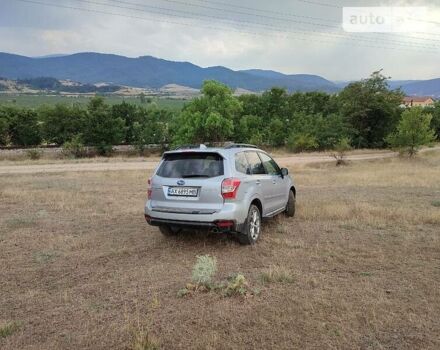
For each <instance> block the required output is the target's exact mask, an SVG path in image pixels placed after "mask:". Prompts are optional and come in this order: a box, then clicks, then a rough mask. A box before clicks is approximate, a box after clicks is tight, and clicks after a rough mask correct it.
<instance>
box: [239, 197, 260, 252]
mask: <svg viewBox="0 0 440 350" xmlns="http://www.w3.org/2000/svg"><path fill="white" fill-rule="evenodd" d="M260 235H261V213H260V209H258V207H257V206H256V205H254V204H252V205H251V206H250V208H249V212H248V216H247V219H246V224H245V232H243V233H240V234H239V236H238V240H239V241H240V243H241V244H246V245H251V244H255V242H257V240H258V238H259V237H260Z"/></svg>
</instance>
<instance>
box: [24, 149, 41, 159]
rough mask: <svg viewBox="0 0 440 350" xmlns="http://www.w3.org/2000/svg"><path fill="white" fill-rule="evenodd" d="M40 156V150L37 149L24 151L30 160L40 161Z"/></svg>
mask: <svg viewBox="0 0 440 350" xmlns="http://www.w3.org/2000/svg"><path fill="white" fill-rule="evenodd" d="M41 154H42V152H41V151H40V150H37V149H28V150H27V151H26V155H27V156H28V158H29V159H31V160H38V159H40V158H41Z"/></svg>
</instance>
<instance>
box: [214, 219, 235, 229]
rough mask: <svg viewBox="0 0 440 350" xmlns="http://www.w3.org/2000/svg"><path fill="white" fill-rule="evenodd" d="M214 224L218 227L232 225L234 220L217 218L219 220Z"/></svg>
mask: <svg viewBox="0 0 440 350" xmlns="http://www.w3.org/2000/svg"><path fill="white" fill-rule="evenodd" d="M215 224H216V226H217V227H219V228H225V227H232V226H234V221H232V220H219V221H216V223H215Z"/></svg>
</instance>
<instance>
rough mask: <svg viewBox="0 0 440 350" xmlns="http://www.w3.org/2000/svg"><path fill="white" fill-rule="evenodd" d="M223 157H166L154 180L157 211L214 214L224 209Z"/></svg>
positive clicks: (212, 154)
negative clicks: (222, 192)
mask: <svg viewBox="0 0 440 350" xmlns="http://www.w3.org/2000/svg"><path fill="white" fill-rule="evenodd" d="M223 178H224V161H223V157H222V156H221V155H220V154H218V153H215V152H196V151H188V152H176V153H166V154H165V155H164V158H163V160H162V162H161V165H160V167H159V169H158V170H157V172H156V175H155V176H154V177H153V178H152V180H151V189H152V193H151V206H152V209H153V210H154V211H160V212H169V213H183V214H212V213H214V212H216V211H219V210H220V209H221V208H222V206H223V197H222V194H221V183H222V180H223Z"/></svg>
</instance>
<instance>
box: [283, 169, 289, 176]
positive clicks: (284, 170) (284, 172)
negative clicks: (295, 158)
mask: <svg viewBox="0 0 440 350" xmlns="http://www.w3.org/2000/svg"><path fill="white" fill-rule="evenodd" d="M287 175H289V169H287V168H281V176H282V177H284V176H287Z"/></svg>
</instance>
